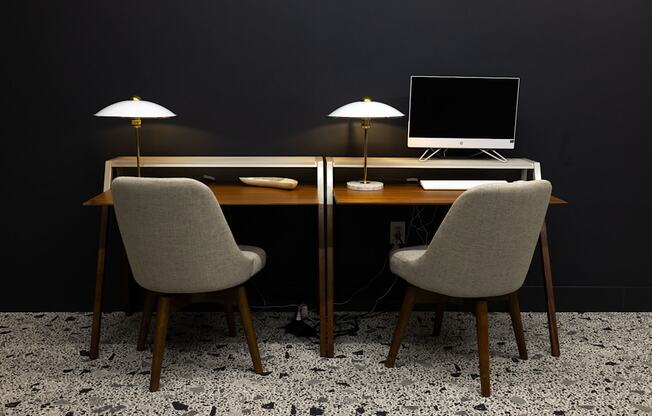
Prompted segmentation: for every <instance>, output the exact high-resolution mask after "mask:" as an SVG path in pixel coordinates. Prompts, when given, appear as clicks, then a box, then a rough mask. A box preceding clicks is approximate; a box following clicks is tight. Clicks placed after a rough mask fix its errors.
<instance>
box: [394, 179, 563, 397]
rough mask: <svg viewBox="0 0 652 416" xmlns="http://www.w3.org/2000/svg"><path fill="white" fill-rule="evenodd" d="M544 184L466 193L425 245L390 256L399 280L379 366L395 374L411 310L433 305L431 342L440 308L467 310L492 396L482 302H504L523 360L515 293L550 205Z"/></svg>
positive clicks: (484, 383)
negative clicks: (390, 332) (393, 321)
mask: <svg viewBox="0 0 652 416" xmlns="http://www.w3.org/2000/svg"><path fill="white" fill-rule="evenodd" d="M550 192H551V185H550V183H549V182H548V181H518V182H514V183H507V184H502V183H501V184H490V185H482V186H477V187H474V188H471V189H469V190H467V191H466V192H464V193H463V194H462V195H461V196H460V197H459V198H458V199H457V200H456V201H455V203H454V204H453V205H452V206H451V208H450V210H449V212H448V214H447V215H446V218H444V221H443V222H442V224H441V226H440V227H439V229H438V230H437V232H436V234H435V236H434V237H433V239H432V241H431V242H430V244H429V245H428V246H419V247H408V248H404V249H400V250H397V251H395V252H393V253H392V254H391V257H390V268H391V270H392V272H394V273H395V274H396V275H397V276H399V277H401V278H403V279H404V280H405V281H406V282H407V283H408V287H407V289H406V292H405V297H404V301H403V306H402V308H401V316H400V319H399V323H398V326H397V328H396V331H395V334H394V339H393V341H392V346H391V348H390V352H389V356H388V358H387V361H386V362H385V365H386V366H387V367H393V366H394V363H395V360H396V355H397V353H398V348H399V346H400V342H401V338H402V336H403V333H404V331H405V327H406V325H407V321H408V319H409V315H410V312H411V311H412V308H413V306H414V304H415V303H437V305H438V307H437V313H436V317H435V335H437V334H438V333H439V330H440V328H441V319H442V315H443V308H444V304H445V302H446V301H447V300H449V298H463V299H465V300H466V303H467V304H473V306H474V310H475V314H476V321H477V329H478V349H479V353H480V376H481V387H482V389H481V390H482V394H483V395H484V396H489V395H490V384H489V346H488V345H489V344H488V324H487V299H490V298H498V297H502V298H505V299H507V300H508V301H509V305H510V313H511V318H512V324H513V326H514V331H515V335H516V338H517V344H518V347H519V354H520V356H521V357H522V358H524V359H525V358H527V351H526V348H525V338H524V336H523V328H522V322H521V317H520V311H519V306H518V296H517V291H518V289H519V288H520V287H521V286H522V285H523V281H524V280H525V276H526V274H527V271H528V268H529V266H530V262H531V260H532V255H533V254H534V249H535V247H536V243H537V238H538V235H539V232H540V231H541V227H542V225H543V221H544V218H545V215H546V211H547V208H548V204H549V201H550Z"/></svg>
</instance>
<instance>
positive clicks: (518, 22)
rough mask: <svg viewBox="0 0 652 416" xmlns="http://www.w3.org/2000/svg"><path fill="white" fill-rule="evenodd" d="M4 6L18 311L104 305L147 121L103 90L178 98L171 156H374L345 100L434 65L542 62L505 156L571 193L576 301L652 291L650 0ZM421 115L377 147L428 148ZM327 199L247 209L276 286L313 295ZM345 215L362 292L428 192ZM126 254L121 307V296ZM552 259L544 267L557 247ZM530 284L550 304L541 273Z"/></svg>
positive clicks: (559, 258) (250, 231) (647, 295)
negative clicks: (95, 199)
mask: <svg viewBox="0 0 652 416" xmlns="http://www.w3.org/2000/svg"><path fill="white" fill-rule="evenodd" d="M4 17H5V19H4V20H5V21H6V22H5V23H3V26H4V27H5V28H7V29H8V30H6V33H7V34H8V35H6V36H5V42H4V43H5V46H3V55H4V57H3V58H4V59H3V67H4V69H5V73H6V75H5V82H4V83H3V85H5V88H4V90H3V94H2V95H3V101H4V102H5V103H6V104H8V107H9V111H5V113H4V117H3V123H2V151H1V153H2V164H1V166H2V184H3V185H2V195H3V197H2V205H3V215H2V233H3V237H2V238H3V240H4V242H5V244H3V245H4V246H8V247H9V249H8V251H5V252H4V254H3V256H2V257H3V261H2V269H3V273H2V276H3V277H2V281H3V284H2V289H1V290H0V310H87V309H89V308H90V305H91V297H92V287H93V279H94V271H95V251H96V247H97V221H98V212H97V211H95V210H93V209H89V208H82V206H81V203H82V201H84V200H85V199H87V198H88V197H90V196H92V195H94V194H96V193H97V192H99V191H100V190H101V186H102V174H103V161H104V160H106V159H109V158H111V157H114V156H119V155H130V154H133V138H132V132H131V131H130V127H129V126H128V125H127V123H125V122H122V121H120V120H113V119H98V118H94V117H93V116H92V115H93V114H94V113H95V112H96V111H98V110H99V109H100V108H102V107H104V106H106V105H108V104H110V103H113V102H115V101H119V100H122V99H128V98H129V97H130V96H131V95H133V94H137V95H140V96H142V97H143V98H144V99H149V100H152V101H154V102H157V103H160V104H162V105H164V106H166V107H168V108H170V109H171V110H172V111H174V112H176V113H177V114H178V117H177V118H175V119H170V120H166V121H161V122H150V121H145V122H144V127H143V135H144V137H143V152H144V153H145V154H150V155H325V156H338V155H359V154H360V153H361V140H360V134H359V131H358V130H359V129H358V126H357V125H355V124H349V123H346V122H341V121H335V120H331V119H328V118H327V117H326V115H327V114H328V113H329V112H330V111H332V110H333V109H334V108H336V107H338V106H340V105H342V104H345V103H347V102H350V101H353V100H356V99H358V98H360V97H361V96H363V95H371V96H372V97H374V98H376V99H378V100H379V101H383V102H385V103H388V104H391V105H393V106H395V107H397V108H399V109H401V110H403V112H407V103H408V86H409V77H410V75H412V74H422V75H429V74H432V75H434V74H450V75H453V74H455V75H496V76H497V75H515V76H519V77H521V100H520V105H519V125H518V139H517V143H516V149H515V150H513V151H509V152H505V154H506V155H508V156H523V157H529V158H531V159H535V160H539V161H541V163H542V166H543V174H544V177H545V178H547V179H549V180H551V181H552V183H553V186H554V192H555V194H557V195H559V196H561V197H563V198H566V199H568V200H569V201H570V205H568V206H566V207H558V208H553V209H552V210H551V212H550V215H549V229H550V234H551V240H552V241H551V242H552V250H553V252H552V254H553V268H554V272H555V280H556V285H557V288H558V291H557V293H558V303H559V305H560V308H562V309H565V310H584V309H597V310H630V309H639V310H652V302H651V301H650V299H652V283H651V281H650V279H649V276H650V272H649V269H648V265H649V251H650V243H649V235H650V231H651V230H652V224H651V220H650V212H652V206H651V205H652V204H651V202H650V201H651V199H650V183H652V175H651V174H650V168H649V165H650V164H649V163H648V160H649V158H650V155H651V151H652V145H651V144H650V143H651V142H652V137H651V134H650V114H651V110H652V107H651V105H650V103H651V102H652V101H651V99H650V97H652V80H651V79H652V77H651V74H652V55H651V54H650V44H651V41H652V31H651V29H650V21H652V3H650V2H649V1H647V0H638V1H636V0H631V1H627V2H616V1H608V0H596V1H590V2H586V1H577V0H571V1H554V0H549V1H538V2H514V1H491V2H486V1H480V0H473V1H464V2H461V1H454V0H446V1H425V0H424V1H389V0H383V1H378V0H376V1H371V0H368V1H354V2H351V1H347V2H345V1H322V2H310V1H296V0H286V1H269V2H264V1H243V0H235V1H219V2H214V1H196V2H173V1H140V2H99V3H98V2H87V1H69V2H45V1H43V2H36V1H24V2H12V6H9V7H8V8H7V6H5V16H4ZM6 86H8V87H9V88H6ZM5 107H7V106H5ZM406 124H407V120H406V119H401V120H397V121H394V122H390V123H380V124H377V125H376V126H375V127H374V129H373V130H372V139H371V148H370V153H371V155H374V156H376V155H384V156H416V155H418V154H419V153H420V152H419V150H418V149H407V147H406V128H405V127H406ZM313 214H314V212H313V211H310V210H308V209H305V210H301V209H298V210H296V211H292V212H287V211H283V210H281V209H270V210H265V209H248V208H247V209H240V210H237V209H234V210H232V213H231V214H230V215H232V221H233V224H234V229H235V232H236V235H237V236H238V238H239V239H240V238H243V239H244V238H247V239H251V240H254V242H258V243H260V244H261V245H262V244H266V245H267V246H266V248H268V251H269V252H270V262H271V263H270V270H268V271H267V273H266V274H264V275H263V276H262V277H260V278H259V279H258V280H257V281H256V283H257V286H258V288H259V289H260V291H261V292H262V293H264V294H265V295H266V302H267V303H268V304H278V303H284V302H290V303H295V302H300V301H309V302H312V300H313V296H312V295H313V294H314V290H315V289H314V280H315V277H314V276H315V275H314V265H313V261H314V259H315V257H314V256H315V254H314V250H313V247H312V246H311V241H312V238H313V237H314V228H312V227H313V225H312V220H313V219H314V216H313ZM337 214H338V221H339V222H338V225H337V227H336V233H337V236H336V239H337V244H338V245H337V256H338V257H337V267H338V270H339V271H340V272H339V273H340V274H338V278H337V279H338V280H337V281H336V286H337V288H338V293H337V295H338V298H340V299H345V298H347V297H348V296H349V295H350V294H352V293H353V291H354V290H355V289H356V288H357V287H359V286H361V285H363V284H364V283H365V282H366V281H367V280H368V279H369V278H371V277H372V276H374V275H375V274H376V272H377V270H378V269H379V268H380V267H381V266H382V264H383V259H384V256H385V253H386V249H387V245H386V244H385V241H386V239H387V234H388V222H389V220H391V219H409V218H410V215H411V211H410V209H407V210H398V211H397V210H394V209H380V208H378V209H369V210H367V211H360V210H358V211H356V210H346V209H344V210H339V211H338V212H337ZM435 215H437V214H435ZM114 231H115V230H114ZM346 233H350V234H346ZM114 236H115V234H114ZM256 236H258V237H256ZM379 236H380V237H379ZM114 246H115V243H114ZM114 248H115V247H114ZM115 252H116V250H113V256H112V257H111V258H110V265H109V269H110V270H109V272H110V273H109V276H108V280H109V283H108V286H109V296H108V299H107V306H108V308H113V307H119V306H120V304H119V302H118V298H117V291H116V289H115V286H116V284H115V283H116V282H115V275H116V274H117V273H116V270H117V269H118V266H117V265H116V262H117V257H118V256H117V255H115V254H116V253H115ZM110 256H111V253H110ZM360 257H362V258H361V259H360ZM274 258H276V259H277V260H273V259H274ZM349 266H351V267H349ZM346 269H349V271H345V270H346ZM531 272H532V273H531V276H530V277H529V278H528V280H527V285H528V286H537V285H539V282H540V277H539V266H538V264H537V262H535V264H534V266H533V269H532V271H531ZM391 281H392V277H391V276H390V275H389V274H388V273H387V272H386V271H385V273H384V274H382V275H381V277H380V278H379V279H378V280H376V281H375V282H374V284H373V285H372V288H371V289H370V291H369V292H364V293H363V294H361V295H359V296H358V297H356V298H355V299H354V300H353V301H352V302H351V303H349V304H348V305H347V307H349V308H356V309H365V308H368V307H370V306H371V304H372V303H373V299H375V298H376V297H377V295H379V294H382V293H383V292H384V291H385V290H386V289H387V287H388V286H389V285H390V283H391ZM279 282H290V283H288V284H280V283H279ZM396 292H397V289H395V290H394V292H393V293H392V294H390V296H389V297H388V298H386V299H385V300H388V303H383V305H385V307H394V304H395V301H396V299H398V295H397V294H396ZM252 296H253V295H252ZM524 297H525V302H524V303H525V308H533V309H537V308H540V307H541V292H540V291H539V290H538V288H536V287H535V288H529V289H528V288H526V289H525V291H524ZM255 303H257V304H261V303H262V299H260V297H257V298H256V299H255Z"/></svg>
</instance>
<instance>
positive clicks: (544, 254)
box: [539, 222, 559, 357]
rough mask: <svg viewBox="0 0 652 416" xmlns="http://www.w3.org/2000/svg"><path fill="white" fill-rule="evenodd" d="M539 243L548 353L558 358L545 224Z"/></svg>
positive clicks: (557, 341)
mask: <svg viewBox="0 0 652 416" xmlns="http://www.w3.org/2000/svg"><path fill="white" fill-rule="evenodd" d="M539 241H540V242H541V260H542V262H543V284H544V286H545V291H546V292H545V293H546V307H547V311H548V332H549V333H550V353H551V354H552V356H553V357H559V334H558V330H557V312H556V309H555V293H554V288H553V285H552V268H551V266H550V249H549V247H548V229H547V227H546V223H545V222H544V223H543V227H541V234H540V235H539Z"/></svg>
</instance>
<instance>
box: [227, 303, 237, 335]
mask: <svg viewBox="0 0 652 416" xmlns="http://www.w3.org/2000/svg"><path fill="white" fill-rule="evenodd" d="M224 316H225V317H226V327H227V329H228V331H229V332H228V334H229V336H230V337H234V336H235V335H236V331H235V318H234V315H233V305H231V304H230V303H228V304H226V305H224Z"/></svg>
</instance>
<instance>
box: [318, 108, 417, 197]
mask: <svg viewBox="0 0 652 416" xmlns="http://www.w3.org/2000/svg"><path fill="white" fill-rule="evenodd" d="M328 116H329V117H340V118H355V119H360V120H362V130H363V131H364V177H363V179H362V180H361V181H349V182H347V183H346V187H347V188H349V189H354V190H356V191H377V190H379V189H383V183H382V182H377V181H369V180H367V141H368V133H369V129H370V128H371V119H372V118H397V117H403V116H404V114H403V113H401V112H400V111H398V110H397V109H395V108H394V107H391V106H389V105H387V104H383V103H379V102H378V101H372V100H371V98H369V97H364V98H363V99H362V101H355V102H352V103H349V104H347V105H344V106H342V107H340V108H338V109H337V110H335V111H333V112H332V113H330V114H329V115H328Z"/></svg>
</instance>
